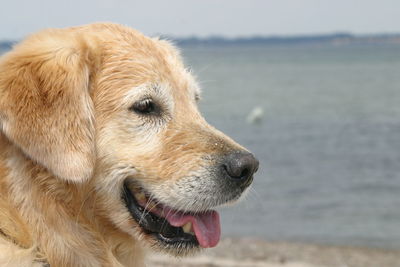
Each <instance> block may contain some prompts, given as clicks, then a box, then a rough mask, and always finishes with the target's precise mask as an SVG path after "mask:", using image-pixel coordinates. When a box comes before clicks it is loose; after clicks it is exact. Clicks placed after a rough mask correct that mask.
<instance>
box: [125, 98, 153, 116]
mask: <svg viewBox="0 0 400 267" xmlns="http://www.w3.org/2000/svg"><path fill="white" fill-rule="evenodd" d="M130 110H133V111H135V112H136V113H140V114H145V115H147V114H155V113H157V111H158V108H157V106H156V104H155V103H154V102H153V100H152V99H150V98H147V99H144V100H140V101H137V102H136V103H134V104H133V105H132V107H131V108H130Z"/></svg>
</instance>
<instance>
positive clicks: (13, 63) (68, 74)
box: [0, 30, 95, 182]
mask: <svg viewBox="0 0 400 267" xmlns="http://www.w3.org/2000/svg"><path fill="white" fill-rule="evenodd" d="M89 50H90V49H89V47H88V45H87V44H86V42H85V41H84V40H83V37H81V36H80V35H78V34H77V33H71V32H68V31H65V30H50V31H45V32H42V33H40V34H38V35H34V36H32V37H30V38H29V39H27V40H26V41H24V42H23V43H21V44H20V45H18V46H16V47H15V48H14V49H13V50H12V51H11V52H9V53H8V54H6V55H4V56H3V57H2V58H1V59H0V115H1V116H0V121H1V122H0V125H1V128H0V130H1V131H2V132H3V133H4V135H5V136H6V137H7V138H8V139H9V140H10V141H11V142H12V143H13V144H15V145H16V146H18V147H19V148H20V149H21V150H22V151H23V152H24V153H25V155H26V156H28V157H29V158H31V159H32V160H33V161H35V162H37V163H39V164H41V165H42V166H44V167H45V168H47V169H48V170H49V171H50V172H52V173H53V174H54V175H55V176H57V177H59V178H62V179H65V180H69V181H75V182H80V181H83V180H85V179H88V178H89V177H90V176H91V175H92V172H93V168H94V157H95V155H94V154H95V144H94V121H93V107H92V106H93V104H92V101H91V98H90V95H89V75H90V63H89V61H90V51H89Z"/></svg>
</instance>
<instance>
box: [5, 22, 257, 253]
mask: <svg viewBox="0 0 400 267" xmlns="http://www.w3.org/2000/svg"><path fill="white" fill-rule="evenodd" d="M0 69H1V70H2V73H1V74H0V126H1V128H0V129H1V131H2V132H3V133H4V134H5V135H6V136H7V137H8V139H9V140H10V141H11V142H13V143H14V144H15V145H16V146H18V147H19V148H20V149H21V150H22V151H23V152H24V153H25V154H26V155H27V156H28V157H30V158H31V159H32V160H34V161H35V162H37V163H39V164H41V165H42V166H44V167H45V168H47V169H48V170H49V171H50V172H51V173H53V174H54V175H55V176H56V177H57V178H56V179H63V180H67V181H71V182H76V183H82V182H89V183H92V184H93V185H94V187H95V188H94V189H95V192H96V193H95V194H96V205H98V207H97V209H98V210H101V212H102V214H103V216H105V217H107V218H108V220H109V221H110V222H112V224H113V225H115V226H116V227H117V228H118V229H120V230H122V231H123V232H125V233H128V234H130V235H131V236H132V237H133V238H135V239H144V240H146V242H148V243H149V244H150V245H152V246H156V247H158V248H161V249H163V250H166V251H170V252H172V253H175V254H179V253H187V252H190V251H191V250H193V249H196V248H199V247H212V246H215V245H216V244H217V242H218V240H219V236H220V225H219V216H218V213H217V212H216V211H214V210H213V208H215V207H217V206H220V205H223V204H226V203H230V202H233V201H235V200H237V199H239V198H240V196H241V195H242V194H243V192H244V191H245V190H246V188H248V186H249V185H250V184H251V182H252V179H253V174H254V172H256V171H257V168H258V161H257V160H256V159H255V158H254V156H253V155H252V154H251V153H249V152H248V151H247V150H246V149H244V148H243V147H241V146H240V145H238V144H237V143H235V142H234V141H233V140H231V139H230V138H229V137H227V136H225V135H224V134H223V133H221V132H219V131H218V130H216V129H214V128H213V127H211V126H210V125H209V124H207V123H206V121H205V120H204V119H203V118H202V116H201V115H200V113H199V111H198V108H197V101H198V99H199V95H200V90H199V87H198V85H197V84H196V82H195V80H194V78H193V76H192V75H191V74H190V72H188V71H187V70H186V69H185V68H184V66H183V64H182V61H181V58H180V55H179V53H178V52H177V50H176V49H175V48H174V47H173V46H171V45H170V44H169V43H168V42H165V41H161V40H158V39H151V38H147V37H145V36H143V35H142V34H140V33H138V32H136V31H134V30H132V29H129V28H126V27H122V26H120V25H114V24H94V25H89V26H84V27H77V28H70V29H64V30H50V31H45V32H42V33H40V34H38V35H34V36H32V37H30V38H28V39H27V40H26V41H25V42H23V43H22V44H20V45H18V46H17V47H15V48H14V50H13V51H11V52H10V53H8V54H7V55H5V56H4V57H3V59H2V61H1V62H0ZM223 101H224V100H223V99H221V102H223ZM222 104H223V103H222Z"/></svg>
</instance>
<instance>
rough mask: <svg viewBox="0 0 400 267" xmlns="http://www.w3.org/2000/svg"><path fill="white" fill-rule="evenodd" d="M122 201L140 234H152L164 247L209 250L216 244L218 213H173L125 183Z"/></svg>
mask: <svg viewBox="0 0 400 267" xmlns="http://www.w3.org/2000/svg"><path fill="white" fill-rule="evenodd" d="M122 198H123V200H124V201H125V204H126V206H127V208H128V210H129V212H130V214H131V216H132V217H133V218H134V219H135V221H136V222H137V223H138V224H139V226H140V227H141V228H142V230H143V232H144V233H145V234H149V235H153V236H154V237H155V238H156V239H157V240H158V241H160V242H161V243H162V244H164V245H166V246H173V247H176V248H182V247H185V248H196V247H199V246H200V247H203V248H209V247H214V246H216V245H217V244H218V242H219V239H220V235H221V227H220V222H219V214H218V212H216V211H214V210H209V211H204V212H200V213H188V212H182V211H179V210H175V209H172V208H170V207H168V206H166V205H163V204H162V203H160V202H158V201H157V200H155V199H152V198H151V197H150V196H149V194H147V192H145V191H144V190H143V188H141V187H138V186H133V185H131V184H129V182H127V181H125V183H124V190H123V195H122Z"/></svg>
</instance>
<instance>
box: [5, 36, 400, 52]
mask: <svg viewBox="0 0 400 267" xmlns="http://www.w3.org/2000/svg"><path fill="white" fill-rule="evenodd" d="M162 38H164V39H168V40H172V41H173V42H175V43H176V44H178V45H182V46H203V45H204V46H206V45H207V46H208V45H211V46H212V45H214V46H233V45H239V46H240V45H321V44H332V45H349V44H395V45H400V33H399V34H371V35H355V34H351V33H335V34H318V35H297V36H279V35H275V36H252V37H236V38H227V37H223V36H212V37H204V38H201V37H195V36H193V37H174V36H162ZM15 43H17V41H10V40H4V41H0V49H1V50H8V49H10V48H11V47H12V46H13V45H14V44H15Z"/></svg>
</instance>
